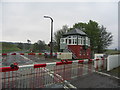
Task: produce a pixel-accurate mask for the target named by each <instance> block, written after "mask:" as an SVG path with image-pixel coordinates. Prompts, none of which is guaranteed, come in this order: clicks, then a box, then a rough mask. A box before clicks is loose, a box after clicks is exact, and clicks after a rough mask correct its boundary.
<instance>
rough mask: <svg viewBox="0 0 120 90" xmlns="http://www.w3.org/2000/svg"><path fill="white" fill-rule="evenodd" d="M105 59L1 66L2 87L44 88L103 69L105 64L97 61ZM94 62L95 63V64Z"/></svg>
mask: <svg viewBox="0 0 120 90" xmlns="http://www.w3.org/2000/svg"><path fill="white" fill-rule="evenodd" d="M105 60H106V59H89V60H87V59H86V60H75V61H67V60H61V62H52V63H45V64H31V65H22V66H17V65H14V66H12V67H1V68H0V72H2V78H1V79H2V88H45V87H50V86H51V85H55V84H66V83H67V81H69V80H71V79H74V78H76V77H79V76H82V75H86V74H90V73H92V72H94V71H95V70H97V71H98V70H103V69H105V67H104V65H105V64H101V65H99V62H98V61H101V63H103V61H104V62H105ZM94 63H97V64H96V66H95V65H94Z"/></svg>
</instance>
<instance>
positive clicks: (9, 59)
mask: <svg viewBox="0 0 120 90" xmlns="http://www.w3.org/2000/svg"><path fill="white" fill-rule="evenodd" d="M50 54H51V53H2V54H0V56H2V60H1V63H2V64H3V65H4V66H10V64H11V63H14V62H18V63H19V64H23V63H25V62H29V64H30V63H31V64H32V63H33V62H35V61H39V60H40V58H41V59H42V58H43V59H45V58H47V56H50ZM57 54H58V53H53V57H54V58H56V56H57ZM43 56H44V57H43ZM32 60H33V61H32Z"/></svg>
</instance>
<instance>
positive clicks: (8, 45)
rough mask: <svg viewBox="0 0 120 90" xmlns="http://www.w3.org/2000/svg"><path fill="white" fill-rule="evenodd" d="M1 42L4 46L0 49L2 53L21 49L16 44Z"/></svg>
mask: <svg viewBox="0 0 120 90" xmlns="http://www.w3.org/2000/svg"><path fill="white" fill-rule="evenodd" d="M0 44H1V45H2V48H1V49H0V53H9V52H14V51H21V50H20V49H19V48H18V47H17V46H16V45H14V44H12V43H7V42H2V43H0Z"/></svg>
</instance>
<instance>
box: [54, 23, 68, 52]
mask: <svg viewBox="0 0 120 90" xmlns="http://www.w3.org/2000/svg"><path fill="white" fill-rule="evenodd" d="M68 30H69V28H68V26H67V25H64V26H63V27H62V29H60V30H58V31H56V32H55V33H54V39H55V40H54V41H55V42H56V46H55V49H56V50H57V51H60V38H61V37H62V35H63V34H65V33H66V32H68Z"/></svg>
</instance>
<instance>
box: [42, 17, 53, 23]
mask: <svg viewBox="0 0 120 90" xmlns="http://www.w3.org/2000/svg"><path fill="white" fill-rule="evenodd" d="M44 18H50V19H51V21H52V22H53V19H52V18H51V17H50V16H44Z"/></svg>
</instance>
